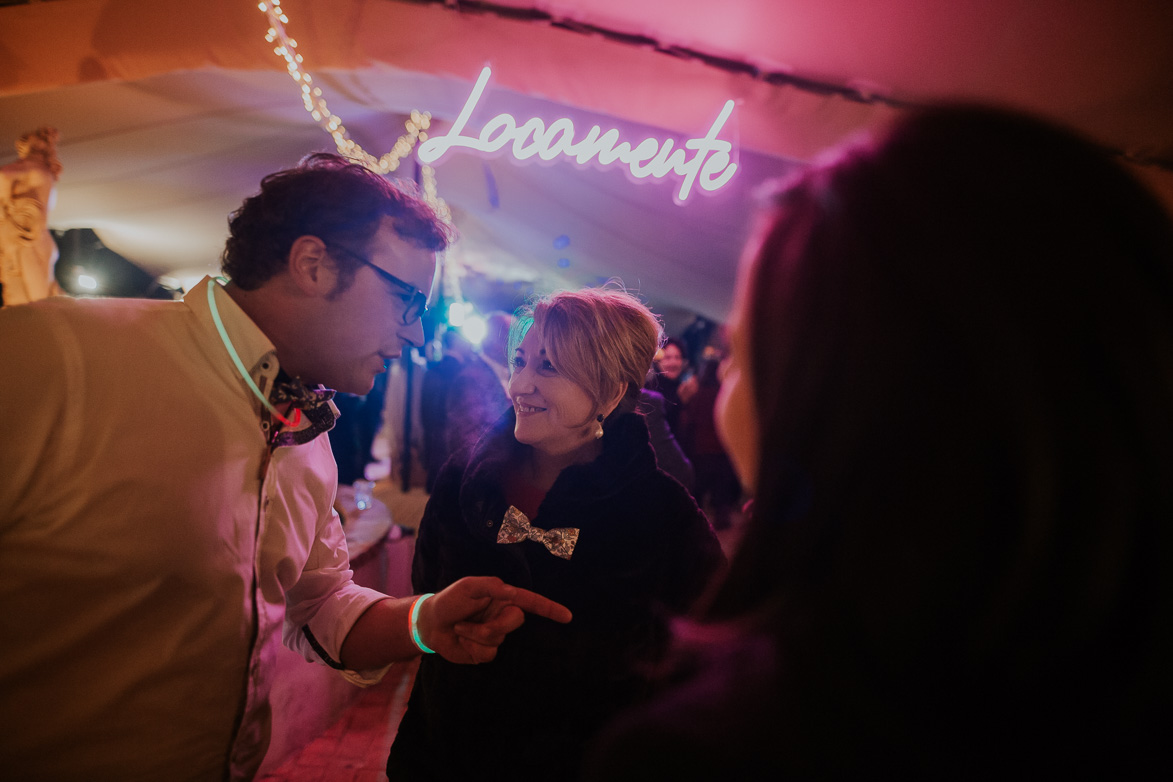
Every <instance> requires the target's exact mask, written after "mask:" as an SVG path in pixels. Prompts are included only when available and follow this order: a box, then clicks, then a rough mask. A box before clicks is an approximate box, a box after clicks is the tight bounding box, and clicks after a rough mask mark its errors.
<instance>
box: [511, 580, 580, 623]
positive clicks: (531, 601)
mask: <svg viewBox="0 0 1173 782" xmlns="http://www.w3.org/2000/svg"><path fill="white" fill-rule="evenodd" d="M501 599H503V600H508V601H509V602H510V603H512V604H513V605H515V606H517V607H518V608H520V609H521V610H522V611H525V612H526V613H527V614H534V615H535V616H544V617H545V618H546V619H553V620H554V621H555V622H561V623H562V624H566V623H567V622H569V621H570V619H571V613H570V609H569V608H567V607H566V606H564V605H562V604H561V603H555V602H554V601H553V600H551V599H549V598H548V597H542V596H541V595H539V594H538V593H537V592H531V591H529V590H528V589H522V588H521V587H515V586H506V587H505V592H504V593H503V594H502V595H501Z"/></svg>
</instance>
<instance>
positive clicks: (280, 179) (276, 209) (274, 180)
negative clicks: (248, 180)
mask: <svg viewBox="0 0 1173 782" xmlns="http://www.w3.org/2000/svg"><path fill="white" fill-rule="evenodd" d="M384 216H388V217H391V218H393V219H394V221H395V231H396V233H398V234H399V235H400V236H401V237H403V238H404V239H407V240H408V241H411V242H413V243H414V244H416V245H418V246H420V247H423V248H425V249H428V250H437V251H438V250H442V249H444V248H445V247H447V246H448V245H449V244H450V243H451V242H452V240H453V238H454V236H453V233H452V230H451V229H450V228H449V227H448V226H447V225H446V224H445V223H444V222H443V221H441V220H440V218H439V217H437V216H436V213H435V212H434V211H433V210H432V208H431V207H429V206H428V205H427V204H426V203H425V202H424V201H423V199H422V198H420V196H419V195H418V194H416V193H414V192H411V191H409V190H408V188H407V187H403V186H400V185H399V184H398V183H395V184H393V183H392V182H389V181H388V180H386V179H384V178H383V177H381V176H379V175H378V174H375V173H374V172H372V171H369V170H367V169H366V168H363V167H362V166H360V165H358V164H357V163H354V162H351V161H350V160H347V159H346V158H344V157H341V156H339V155H334V154H329V153H324V152H323V153H317V154H313V155H309V156H308V157H306V158H304V159H303V160H302V161H301V162H300V163H299V164H298V165H297V167H295V168H290V169H287V170H285V171H278V172H276V173H274V174H270V175H269V176H267V177H265V178H264V179H262V180H261V191H260V192H259V193H257V194H256V195H254V196H251V197H249V198H247V199H245V201H244V203H243V204H241V206H240V208H239V209H237V210H236V211H235V212H233V213H232V214H231V215H230V216H229V218H228V232H229V236H228V242H227V243H226V244H225V246H224V254H223V256H222V257H221V267H222V268H223V270H224V273H225V274H226V275H227V276H228V277H230V278H231V279H232V281H233V282H235V283H236V284H237V285H239V286H240V287H241V288H244V289H245V290H255V289H256V288H258V287H259V286H260V285H261V284H262V283H264V282H265V281H266V280H268V279H270V278H271V277H273V276H274V275H276V274H278V273H279V272H281V271H282V270H283V269H284V268H285V264H286V262H287V261H288V259H289V250H290V248H291V247H292V246H293V242H294V241H295V240H296V239H297V238H298V237H300V236H316V237H318V238H319V239H321V240H322V241H323V242H325V244H326V246H327V247H343V248H346V249H347V250H349V251H350V252H361V250H362V249H363V248H364V247H365V246H366V244H367V242H369V241H370V239H371V237H372V236H374V235H375V232H376V231H378V229H379V223H380V222H381V221H382V218H383V217H384ZM331 257H332V258H333V259H334V260H335V262H336V263H337V264H338V267H339V275H340V279H339V284H338V290H344V289H345V288H346V287H348V286H349V285H350V283H351V281H352V279H353V277H354V273H355V271H356V270H357V268H358V266H359V263H358V261H356V260H354V259H353V258H351V257H350V255H349V254H347V253H338V254H336V255H332V256H331Z"/></svg>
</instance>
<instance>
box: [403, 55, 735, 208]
mask: <svg viewBox="0 0 1173 782" xmlns="http://www.w3.org/2000/svg"><path fill="white" fill-rule="evenodd" d="M490 75H491V69H490V68H489V67H488V66H486V67H485V68H484V69H483V70H482V71H481V75H480V77H479V78H478V79H477V82H476V84H475V85H474V86H473V88H472V92H471V93H470V94H469V96H468V100H467V101H465V104H464V108H463V109H461V110H460V115H459V116H457V118H456V121H455V122H453V123H452V127H451V128H450V129H449V131H448V133H447V134H446V135H443V136H432V137H431V138H429V139H428V140H427V141H424V142H423V143H421V144H420V145H419V149H418V152H417V154H418V155H419V159H420V160H421V161H422V162H424V163H434V162H435V161H437V160H439V159H440V158H441V157H442V156H443V155H444V154H445V153H446V152H448V150H450V149H452V148H453V147H467V148H468V149H472V150H476V151H478V152H484V153H490V152H497V151H498V150H501V149H503V148H504V147H506V146H507V145H510V144H512V152H513V156H514V157H515V158H517V159H518V160H526V159H528V158H531V157H533V156H534V155H537V156H538V157H539V158H541V159H542V160H553V159H554V158H556V157H558V156H559V155H561V156H564V157H568V158H571V159H573V160H574V161H575V162H577V163H578V164H579V165H585V164H587V163H589V162H590V160H591V159H592V158H595V157H597V158H598V161H599V163H601V164H602V165H611V164H613V163H615V162H619V163H622V164H623V165H626V166H627V168H628V171H630V172H631V175H632V176H633V177H635V178H636V179H645V178H647V177H652V178H654V179H663V178H664V177H666V176H668V175H669V174H675V175H676V176H680V177H683V181H682V182H681V183H680V189H679V190H678V191H677V193H676V195H675V196H674V198H675V200H676V203H678V204H683V203H684V202H685V201H687V200H688V197H689V195H691V194H692V189H693V185H694V184H699V185H700V187H701V189H703V190H707V191H710V192H711V191H714V190H717V189H719V188H721V187H723V186H724V185H726V184H727V183H728V182H729V180H730V179H731V178H732V177H733V174H734V173H736V172H737V164H736V163H734V162H733V161H732V159H731V157H730V152H731V151H732V150H733V145H732V144H731V143H729V142H728V141H723V140H721V139H718V138H717V134H718V133H720V132H721V128H722V127H724V125H725V122H726V121H727V120H728V119H729V116H730V115H731V114H732V113H733V101H731V100H728V101H725V106H724V107H723V108H722V109H721V113H720V114H719V115H717V119H716V120H714V121H713V124H712V126H711V127H710V128H709V132H708V133H706V134H705V135H704V137H703V138H699V139H696V138H694V139H689V140H688V141H686V142H684V145H683V147H680V148H676V149H673V147H674V146H675V144H674V142H673V141H672V139H666V140H664V141H659V140H657V139H654V138H647V139H644V140H643V141H641V142H640V143H639V144H637V145H636V146H635V147H632V146H631V144H630V143H628V142H626V141H622V142H621V141H619V131H618V130H615V129H611V130H608V131H606V132H605V133H604V132H603V130H602V128H600V127H599V126H598V125H595V126H594V127H592V128H591V129H590V130H589V131H588V132H587V134H586V135H585V136H584V137H583V138H581V139H579V140H578V141H575V138H574V123H573V122H571V121H570V120H569V119H566V118H562V119H556V120H554V121H553V122H551V123H550V125H549V126H548V127H547V126H546V123H544V122H543V121H542V120H540V119H538V118H537V117H534V118H533V119H530V120H527V121H526V122H524V123H522V124H521V125H519V124H518V123H517V120H516V119H514V118H513V115H511V114H498V115H497V116H495V117H493V118H492V119H491V120H489V121H488V122H486V123H485V125H484V127H482V128H481V132H480V135H478V136H462V135H461V132H462V131H463V130H464V126H465V125H466V124H467V123H468V119H469V117H471V116H472V112H473V110H474V109H475V108H476V105H477V103H478V102H479V101H480V99H481V94H482V93H484V91H485V85H486V84H488V82H489V76H490ZM689 151H692V152H693V153H694V154H693V155H692V157H689Z"/></svg>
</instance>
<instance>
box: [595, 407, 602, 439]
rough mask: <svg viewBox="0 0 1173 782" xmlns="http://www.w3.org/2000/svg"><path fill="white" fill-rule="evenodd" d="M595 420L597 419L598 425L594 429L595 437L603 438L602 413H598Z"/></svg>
mask: <svg viewBox="0 0 1173 782" xmlns="http://www.w3.org/2000/svg"><path fill="white" fill-rule="evenodd" d="M595 420H596V421H598V423H599V427H598V428H597V429H595V439H596V440H602V439H603V414H602V413H599V416H598V417H597V418H596V419H595Z"/></svg>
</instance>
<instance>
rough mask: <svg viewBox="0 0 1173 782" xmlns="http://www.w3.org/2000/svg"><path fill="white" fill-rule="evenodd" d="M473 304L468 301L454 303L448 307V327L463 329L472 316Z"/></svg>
mask: <svg viewBox="0 0 1173 782" xmlns="http://www.w3.org/2000/svg"><path fill="white" fill-rule="evenodd" d="M472 311H473V310H472V304H471V303H470V302H467V301H454V302H452V303H451V304H449V305H448V325H449V326H452V327H454V328H458V329H459V328H461V327H462V326H464V324H465V322H466V321H467V320H468V316H469V315H472Z"/></svg>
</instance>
